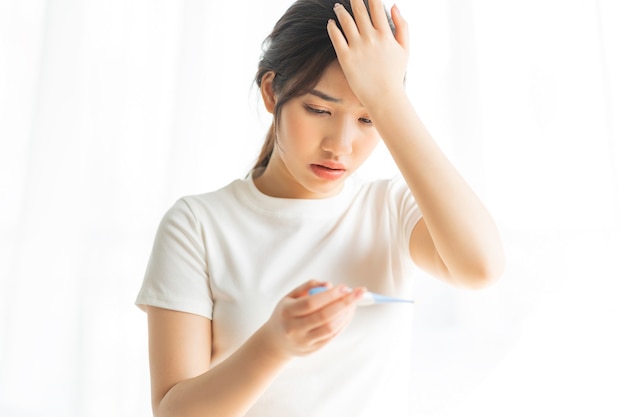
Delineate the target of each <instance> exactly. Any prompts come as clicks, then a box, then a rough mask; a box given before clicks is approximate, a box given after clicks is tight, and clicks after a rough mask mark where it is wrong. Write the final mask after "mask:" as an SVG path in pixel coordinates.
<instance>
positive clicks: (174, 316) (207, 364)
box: [147, 281, 362, 417]
mask: <svg viewBox="0 0 626 417" xmlns="http://www.w3.org/2000/svg"><path fill="white" fill-rule="evenodd" d="M316 285H320V283H319V282H314V281H311V282H309V283H307V284H305V285H303V286H301V287H299V288H297V289H296V290H294V291H293V292H292V293H290V294H289V295H288V296H287V297H285V298H284V299H283V300H282V301H281V302H280V303H279V304H278V306H277V307H276V309H275V311H274V314H273V315H272V317H271V318H270V319H269V320H268V321H267V323H266V324H265V325H263V326H262V327H261V328H260V329H259V330H258V331H257V332H256V333H254V334H253V335H252V336H251V337H250V338H249V339H248V340H247V341H246V342H245V343H244V344H243V345H242V346H241V347H240V348H239V349H238V350H236V351H235V352H234V353H233V354H232V355H231V356H229V357H228V358H227V359H225V360H224V361H223V362H221V363H220V364H218V365H216V366H214V367H211V338H212V331H211V320H209V319H207V318H204V317H200V316H196V315H193V314H187V313H182V312H177V311H171V310H165V309H161V308H157V307H148V308H147V311H148V331H149V347H150V376H151V384H152V408H153V413H154V415H155V417H195V416H202V417H207V416H219V417H230V416H242V415H244V414H245V413H246V412H247V410H248V409H249V408H250V407H251V406H252V405H253V404H254V402H255V401H256V400H257V399H258V398H259V397H260V396H261V394H262V393H263V392H264V391H265V390H266V389H267V387H268V386H269V385H270V384H271V383H272V381H273V380H274V379H275V378H276V376H277V375H278V374H279V373H280V371H281V370H282V369H283V367H284V366H285V365H286V364H287V363H288V362H289V361H290V360H292V359H293V358H294V357H296V356H301V355H306V354H309V353H312V352H315V351H316V350H318V349H320V348H321V347H322V346H324V345H325V344H326V343H328V342H329V341H330V340H332V339H333V338H334V337H335V336H336V335H337V334H339V333H340V332H341V331H342V330H343V329H344V328H345V326H347V324H348V323H349V322H350V320H351V318H352V315H353V313H354V308H355V303H356V301H357V300H358V299H359V298H360V297H361V295H362V290H360V289H359V290H355V291H353V292H351V293H347V292H346V291H345V290H344V289H343V288H342V287H336V288H333V289H332V290H329V291H325V292H324V293H320V294H317V295H314V296H311V297H305V295H306V293H307V291H308V289H309V288H311V287H313V286H316Z"/></svg>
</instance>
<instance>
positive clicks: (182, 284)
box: [135, 199, 213, 319]
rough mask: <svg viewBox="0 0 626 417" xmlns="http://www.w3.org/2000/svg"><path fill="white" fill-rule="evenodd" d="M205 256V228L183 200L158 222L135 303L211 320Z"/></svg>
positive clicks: (211, 311) (211, 301) (211, 303)
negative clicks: (203, 229) (203, 228)
mask: <svg viewBox="0 0 626 417" xmlns="http://www.w3.org/2000/svg"><path fill="white" fill-rule="evenodd" d="M206 259H207V256H206V253H205V245H204V239H203V233H202V228H201V227H200V224H199V223H198V221H197V218H196V217H195V216H194V214H193V212H192V210H191V208H190V206H189V204H188V203H187V202H186V201H185V200H184V199H180V200H178V201H177V202H176V203H175V204H174V205H173V206H172V208H170V209H169V210H168V211H167V213H166V214H165V215H164V216H163V219H162V220H161V223H160V224H159V228H158V230H157V233H156V237H155V240H154V245H153V247H152V253H151V255H150V260H149V262H148V267H147V269H146V274H145V276H144V281H143V285H142V287H141V289H140V291H139V294H138V296H137V299H136V302H135V303H136V304H137V306H139V307H140V308H142V309H145V306H146V305H151V306H155V307H161V308H165V309H168V310H176V311H183V312H186V313H192V314H197V315H200V316H204V317H207V318H209V319H211V318H212V317H213V300H212V298H213V297H212V294H211V289H210V286H209V276H208V272H207V271H208V268H207V261H206Z"/></svg>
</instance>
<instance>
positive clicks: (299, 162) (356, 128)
mask: <svg viewBox="0 0 626 417" xmlns="http://www.w3.org/2000/svg"><path fill="white" fill-rule="evenodd" d="M263 94H264V99H266V98H267V97H265V96H266V95H267V91H263ZM265 103H266V107H268V110H269V111H271V112H273V107H272V106H271V105H269V106H268V100H265ZM276 135H277V142H276V145H275V146H274V151H273V153H272V157H271V159H270V161H269V164H268V166H267V168H266V170H265V171H264V172H263V173H262V174H261V175H260V176H259V177H257V178H256V179H255V183H256V185H257V187H258V188H259V190H260V191H261V192H263V193H265V194H267V195H270V196H273V197H281V198H324V197H329V196H333V195H335V194H337V193H339V191H341V188H342V186H343V182H344V181H345V180H346V178H348V177H349V176H350V175H351V174H352V173H353V172H354V171H355V170H356V169H357V168H358V167H360V166H361V164H363V162H364V161H365V160H366V159H367V158H368V157H369V155H370V154H371V153H372V151H373V150H374V148H375V147H376V145H377V144H378V141H379V140H380V136H379V134H378V132H377V131H376V129H375V128H374V126H373V125H372V123H371V121H370V120H369V116H368V114H367V111H366V110H365V108H364V107H363V106H362V105H361V103H360V102H359V100H358V99H357V98H356V96H355V95H354V93H353V92H352V90H351V89H350V87H349V85H348V82H347V81H346V78H345V76H344V75H343V71H342V70H341V67H340V66H339V64H338V62H337V61H335V62H333V63H332V64H331V65H330V66H329V67H328V68H327V69H326V71H325V72H324V74H323V75H322V77H321V79H320V81H319V83H318V84H317V85H316V86H315V88H314V89H313V90H312V91H311V92H310V93H308V94H306V95H304V96H301V97H296V98H294V99H292V100H289V101H288V102H287V103H285V104H284V105H283V107H282V110H281V116H280V122H279V123H278V126H277V130H276Z"/></svg>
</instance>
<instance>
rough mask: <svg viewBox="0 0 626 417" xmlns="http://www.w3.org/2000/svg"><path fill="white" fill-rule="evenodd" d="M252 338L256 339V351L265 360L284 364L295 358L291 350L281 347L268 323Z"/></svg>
mask: <svg viewBox="0 0 626 417" xmlns="http://www.w3.org/2000/svg"><path fill="white" fill-rule="evenodd" d="M252 340H254V345H255V352H256V353H257V354H258V356H259V358H262V359H263V360H266V361H268V362H270V363H274V364H276V365H284V364H286V363H287V362H289V361H291V359H293V356H292V355H291V354H289V352H287V351H285V350H284V349H281V348H280V346H279V344H278V343H276V342H275V341H274V338H273V337H272V331H271V329H270V328H269V327H268V324H267V323H265V324H264V325H263V326H261V327H260V328H259V330H257V331H256V333H254V335H253V336H252Z"/></svg>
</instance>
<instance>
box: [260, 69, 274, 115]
mask: <svg viewBox="0 0 626 417" xmlns="http://www.w3.org/2000/svg"><path fill="white" fill-rule="evenodd" d="M274 75H275V73H274V71H268V72H266V73H265V74H264V75H263V78H262V79H261V95H262V96H263V103H264V104H265V109H266V110H267V111H268V112H269V113H272V114H274V108H275V107H276V95H275V94H274V88H273V87H272V81H274Z"/></svg>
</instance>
